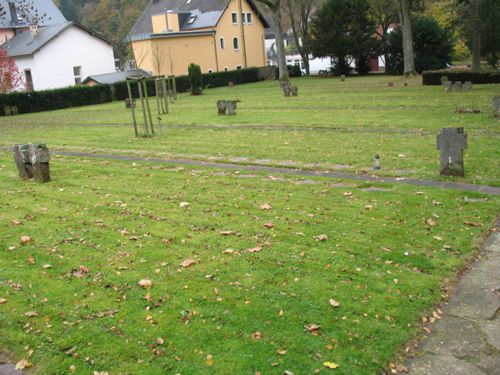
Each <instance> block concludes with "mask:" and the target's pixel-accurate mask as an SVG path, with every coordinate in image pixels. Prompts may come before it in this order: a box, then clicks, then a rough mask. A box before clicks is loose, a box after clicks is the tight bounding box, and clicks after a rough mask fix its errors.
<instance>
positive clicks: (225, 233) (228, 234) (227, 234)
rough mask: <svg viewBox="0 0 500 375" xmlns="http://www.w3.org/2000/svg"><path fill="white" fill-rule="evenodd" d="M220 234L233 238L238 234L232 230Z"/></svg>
mask: <svg viewBox="0 0 500 375" xmlns="http://www.w3.org/2000/svg"><path fill="white" fill-rule="evenodd" d="M219 234H220V235H221V236H231V235H233V234H236V232H235V231H232V230H221V231H219Z"/></svg>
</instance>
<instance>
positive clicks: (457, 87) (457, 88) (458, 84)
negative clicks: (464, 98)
mask: <svg viewBox="0 0 500 375" xmlns="http://www.w3.org/2000/svg"><path fill="white" fill-rule="evenodd" d="M453 87H454V88H455V91H456V92H461V91H462V87H463V85H462V82H460V81H457V82H455V84H454V85H453Z"/></svg>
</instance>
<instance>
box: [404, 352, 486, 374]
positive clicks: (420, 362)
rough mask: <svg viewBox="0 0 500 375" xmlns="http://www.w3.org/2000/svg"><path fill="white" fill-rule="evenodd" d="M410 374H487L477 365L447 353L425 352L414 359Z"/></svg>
mask: <svg viewBox="0 0 500 375" xmlns="http://www.w3.org/2000/svg"><path fill="white" fill-rule="evenodd" d="M408 374H409V375H486V374H485V373H484V372H482V371H481V370H479V368H477V367H476V366H474V365H472V364H470V363H468V362H466V361H463V360H461V359H458V358H455V357H453V356H446V355H432V354H425V355H423V356H421V357H418V358H416V359H414V360H413V361H412V362H411V363H410V366H409V367H408Z"/></svg>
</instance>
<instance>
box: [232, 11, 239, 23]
mask: <svg viewBox="0 0 500 375" xmlns="http://www.w3.org/2000/svg"><path fill="white" fill-rule="evenodd" d="M235 18H236V21H235V20H234V19H235ZM231 22H232V23H233V25H237V24H238V13H236V12H233V13H231Z"/></svg>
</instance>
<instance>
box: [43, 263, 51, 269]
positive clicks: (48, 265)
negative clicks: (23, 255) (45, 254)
mask: <svg viewBox="0 0 500 375" xmlns="http://www.w3.org/2000/svg"><path fill="white" fill-rule="evenodd" d="M42 267H43V269H45V270H48V269H49V268H52V265H50V264H44V265H43V266H42Z"/></svg>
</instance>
